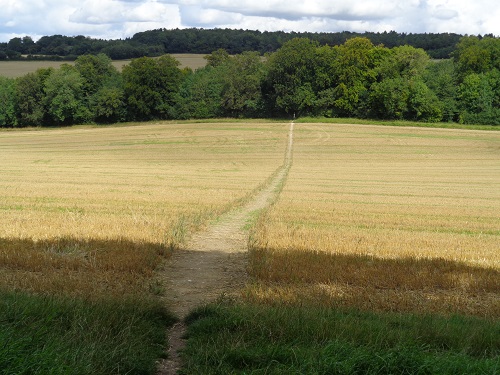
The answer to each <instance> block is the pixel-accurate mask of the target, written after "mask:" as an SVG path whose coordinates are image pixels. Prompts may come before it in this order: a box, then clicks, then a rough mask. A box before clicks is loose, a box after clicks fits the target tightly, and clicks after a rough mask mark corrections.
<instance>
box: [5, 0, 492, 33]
mask: <svg viewBox="0 0 500 375" xmlns="http://www.w3.org/2000/svg"><path fill="white" fill-rule="evenodd" d="M0 9H2V11H1V13H0V41H8V40H9V39H10V38H12V37H14V36H24V35H30V36H32V37H34V38H37V37H40V36H43V35H53V34H63V35H86V36H91V37H97V38H106V39H114V38H124V37H130V36H132V35H133V34H134V33H136V32H139V31H144V30H150V29H156V28H168V29H170V28H185V27H204V28H214V27H218V28H238V29H252V30H255V29H257V30H262V31H263V30H269V31H275V30H284V31H292V30H294V31H313V32H317V31H330V32H331V31H344V30H347V31H359V32H363V31H384V30H385V31H391V30H395V31H398V32H429V33H439V32H454V33H459V34H489V33H492V34H495V35H500V22H498V20H499V19H500V4H499V2H498V0H476V1H473V2H472V1H470V0H407V1H399V0H336V1H335V2H333V1H324V0H266V1H263V0H257V1H256V0H0Z"/></svg>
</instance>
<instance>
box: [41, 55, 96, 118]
mask: <svg viewBox="0 0 500 375" xmlns="http://www.w3.org/2000/svg"><path fill="white" fill-rule="evenodd" d="M83 85H84V79H83V78H82V76H81V75H80V73H79V72H78V71H77V70H76V68H75V67H73V66H70V65H67V64H64V65H62V66H61V68H59V69H58V70H56V71H55V72H54V73H52V74H51V75H49V76H48V77H47V79H46V80H45V87H44V92H45V105H46V107H47V113H48V116H49V120H50V121H53V122H54V123H55V124H56V125H71V124H75V123H88V122H90V121H91V118H92V115H91V112H90V110H89V109H88V108H87V107H86V105H85V102H84V92H83Z"/></svg>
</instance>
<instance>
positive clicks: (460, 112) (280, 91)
mask: <svg viewBox="0 0 500 375" xmlns="http://www.w3.org/2000/svg"><path fill="white" fill-rule="evenodd" d="M206 59H207V66H206V67H204V68H201V69H197V70H196V71H192V70H190V69H182V70H181V69H180V68H179V63H178V61H177V60H175V59H174V58H173V57H172V56H170V55H163V56H161V57H159V58H150V57H140V58H136V59H133V60H132V61H131V63H130V64H129V65H126V66H124V68H123V70H122V72H121V73H120V72H118V71H117V70H116V69H115V68H114V67H113V65H112V64H111V59H110V58H109V57H108V56H106V55H104V54H99V55H97V56H96V55H83V56H80V57H78V58H77V60H76V62H75V65H74V66H72V65H67V64H64V65H63V66H62V67H61V68H60V69H52V68H49V69H40V70H38V71H37V72H35V73H29V74H27V75H25V76H23V77H20V78H17V79H9V78H5V77H0V126H2V127H19V126H61V125H71V124H77V123H78V124H80V123H114V122H120V121H132V120H152V119H190V118H215V117H292V116H304V115H310V116H327V117H358V118H377V119H406V120H414V121H431V122H432V121H457V122H461V123H468V124H493V125H498V124H499V123H500V39H498V38H493V37H486V38H478V37H463V38H462V39H461V40H460V41H459V43H458V44H457V46H456V51H455V52H454V54H453V58H452V59H448V60H443V61H433V60H431V59H430V57H429V55H428V54H427V53H426V52H425V51H424V50H423V49H419V48H415V47H412V46H407V45H406V46H398V47H393V48H388V47H384V46H381V45H375V44H373V43H372V42H371V41H370V40H369V39H367V38H360V37H356V38H352V39H349V40H348V41H346V42H345V43H343V44H341V45H339V46H333V47H332V46H326V45H320V44H319V43H318V42H316V41H312V40H310V39H307V38H295V39H292V40H290V41H288V42H286V43H284V44H283V46H282V47H281V48H279V49H278V50H277V51H276V52H274V53H272V54H269V55H268V56H267V57H266V58H262V57H261V55H260V54H259V52H243V53H241V54H236V55H234V56H231V55H230V54H229V53H228V52H227V51H225V50H222V49H219V50H216V51H214V52H212V53H211V54H209V55H207V56H206Z"/></svg>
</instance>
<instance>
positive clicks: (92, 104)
mask: <svg viewBox="0 0 500 375" xmlns="http://www.w3.org/2000/svg"><path fill="white" fill-rule="evenodd" d="M75 68H76V69H77V70H78V72H79V73H80V75H81V76H82V78H83V85H82V91H83V96H84V100H85V105H86V106H87V108H89V110H90V111H91V112H92V118H93V119H95V120H96V121H97V122H106V123H109V122H116V121H123V120H124V119H125V118H126V110H125V97H124V92H123V81H122V79H121V75H120V73H119V72H118V70H117V69H116V68H115V67H114V66H113V65H112V62H111V59H110V58H109V57H108V56H106V55H105V54H102V53H101V54H99V55H97V56H94V55H82V56H80V57H78V58H77V59H76V61H75Z"/></svg>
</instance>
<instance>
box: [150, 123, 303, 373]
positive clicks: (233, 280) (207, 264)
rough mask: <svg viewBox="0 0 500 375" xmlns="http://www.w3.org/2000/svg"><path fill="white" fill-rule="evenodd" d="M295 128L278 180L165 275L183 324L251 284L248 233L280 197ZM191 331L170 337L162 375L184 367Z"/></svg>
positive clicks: (204, 235) (198, 238)
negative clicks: (193, 313) (191, 315)
mask: <svg viewBox="0 0 500 375" xmlns="http://www.w3.org/2000/svg"><path fill="white" fill-rule="evenodd" d="M293 127H294V124H293V122H292V123H290V130H289V134H288V143H287V150H286V154H285V161H284V163H283V165H282V166H281V167H280V169H279V170H278V171H277V173H276V174H275V176H274V178H273V179H272V180H271V181H270V182H269V183H268V185H267V186H265V187H264V188H263V189H262V190H260V191H259V192H258V193H257V194H256V195H255V196H254V197H253V198H252V199H251V200H250V201H249V202H248V203H247V204H246V205H244V206H243V207H240V208H238V209H236V210H234V211H231V212H228V213H227V214H225V215H223V216H221V217H220V218H219V220H218V221H217V222H216V223H214V224H212V225H210V226H209V227H207V228H206V229H205V230H203V231H201V232H198V233H195V234H194V235H193V236H192V237H191V239H190V240H189V242H188V243H187V244H186V246H185V248H184V249H182V250H179V251H176V252H174V254H173V255H172V257H171V259H170V260H169V262H168V264H167V265H166V269H165V271H164V272H163V276H162V277H163V278H164V284H165V285H166V287H167V290H168V291H169V293H168V296H167V297H166V300H167V304H168V306H169V307H170V309H171V311H172V312H173V313H175V314H176V315H177V316H179V317H180V318H181V319H183V318H184V317H185V316H186V315H187V314H188V313H189V312H190V311H191V310H193V309H194V308H195V307H197V306H200V305H202V304H204V303H207V302H210V301H213V300H215V299H217V298H218V297H219V296H221V295H226V296H231V295H234V294H236V293H237V292H238V290H241V288H242V287H243V286H244V285H245V283H246V280H247V273H246V259H247V244H248V229H246V228H245V226H246V224H247V223H248V222H249V221H250V220H252V218H253V217H254V215H255V213H256V212H257V211H259V210H261V209H264V208H266V207H267V206H269V205H270V204H271V203H272V202H273V201H274V200H275V199H276V197H277V194H278V187H279V186H280V185H281V184H282V183H283V182H284V180H285V178H286V175H287V172H288V170H289V168H290V166H291V162H292V146H293ZM185 329H186V327H185V325H184V324H183V323H182V322H181V323H177V324H176V325H174V326H173V327H172V328H171V330H170V332H169V343H170V349H169V351H168V359H167V360H164V361H162V362H161V363H159V366H158V372H157V373H158V375H167V374H168V375H170V374H172V375H173V374H176V373H177V371H178V369H179V368H180V366H181V362H180V357H179V352H180V351H181V350H182V349H183V347H184V344H185V343H184V340H183V338H182V337H183V335H184V333H185Z"/></svg>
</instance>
